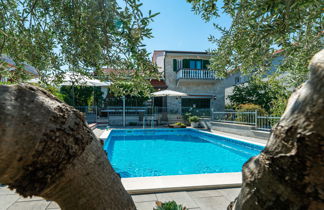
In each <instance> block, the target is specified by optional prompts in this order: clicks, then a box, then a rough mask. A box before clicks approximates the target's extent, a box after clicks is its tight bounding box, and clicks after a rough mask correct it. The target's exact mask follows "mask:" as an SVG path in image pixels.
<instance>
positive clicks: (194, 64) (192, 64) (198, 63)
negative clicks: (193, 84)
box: [183, 60, 202, 69]
mask: <svg viewBox="0 0 324 210" xmlns="http://www.w3.org/2000/svg"><path fill="white" fill-rule="evenodd" d="M183 63H184V64H185V63H186V62H185V61H184V62H183ZM183 68H186V66H184V67H183ZM187 68H188V67H187ZM189 69H202V60H189Z"/></svg>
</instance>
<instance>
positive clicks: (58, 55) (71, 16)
mask: <svg viewBox="0 0 324 210" xmlns="http://www.w3.org/2000/svg"><path fill="white" fill-rule="evenodd" d="M119 2H122V3H123V6H122V7H120V6H119V5H118V4H117V1H116V0H94V1H93V0H82V1H81V0H72V1H66V0H63V1H61V0H53V1H47V0H23V1H18V0H2V1H0V55H7V56H9V57H11V58H12V59H13V60H14V61H15V62H16V63H17V64H22V63H28V64H30V65H32V66H34V67H35V68H36V69H38V71H39V73H40V76H41V79H42V80H43V81H46V79H47V78H48V75H49V74H52V75H55V76H56V78H58V79H59V78H60V75H61V74H62V73H63V72H65V71H76V72H81V73H92V72H94V71H96V72H97V74H100V69H101V68H102V67H103V66H109V67H110V68H116V69H117V70H125V69H135V70H136V71H138V72H140V73H137V74H138V75H143V74H144V75H148V76H150V75H151V74H154V66H153V65H152V64H151V62H150V60H149V58H148V53H147V51H146V49H145V48H144V47H145V46H144V45H143V43H142V41H143V39H144V38H151V37H152V31H151V29H150V28H149V27H148V26H149V23H150V22H151V21H152V18H153V17H154V16H155V15H156V14H152V13H151V12H149V14H148V15H147V16H144V15H143V13H142V11H141V5H142V4H141V3H139V0H123V1H119ZM0 66H2V67H3V66H4V65H0ZM5 71H7V69H4V68H2V69H1V70H0V74H4V73H5Z"/></svg>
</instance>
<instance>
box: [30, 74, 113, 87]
mask: <svg viewBox="0 0 324 210" xmlns="http://www.w3.org/2000/svg"><path fill="white" fill-rule="evenodd" d="M53 80H54V78H49V81H50V82H52V81H53ZM27 82H29V83H40V79H39V78H34V79H30V80H28V81H27ZM59 85H60V86H91V87H106V86H110V85H111V82H102V81H100V80H97V79H91V78H89V77H87V76H83V75H81V74H76V73H66V74H65V75H64V77H63V79H62V82H61V83H60V84H59Z"/></svg>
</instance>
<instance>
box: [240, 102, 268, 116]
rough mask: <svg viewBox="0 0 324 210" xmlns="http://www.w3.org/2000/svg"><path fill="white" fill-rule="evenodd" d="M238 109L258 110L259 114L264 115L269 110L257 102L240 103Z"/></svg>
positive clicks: (242, 110) (246, 110)
mask: <svg viewBox="0 0 324 210" xmlns="http://www.w3.org/2000/svg"><path fill="white" fill-rule="evenodd" d="M236 111H238V112H254V111H258V113H259V114H261V115H263V114H266V113H267V112H266V111H265V110H264V109H263V108H262V107H261V106H259V105H257V104H240V105H238V106H237V107H236Z"/></svg>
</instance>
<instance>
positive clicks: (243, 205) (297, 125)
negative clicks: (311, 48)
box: [228, 50, 324, 210]
mask: <svg viewBox="0 0 324 210" xmlns="http://www.w3.org/2000/svg"><path fill="white" fill-rule="evenodd" d="M309 69H310V71H311V76H310V79H309V80H308V81H307V82H306V83H305V84H303V85H302V87H301V88H300V89H299V90H298V91H296V92H294V93H293V94H292V96H291V97H290V99H289V101H288V105H287V108H286V110H285V113H284V115H283V116H282V117H281V120H280V122H279V123H278V124H277V125H276V126H275V128H274V130H273V133H272V134H271V137H270V140H269V142H268V144H267V146H266V148H265V149H264V150H263V151H262V152H261V154H260V155H258V156H257V157H254V158H252V159H250V160H249V161H248V162H247V163H245V165H244V166H243V185H242V189H241V192H240V194H239V196H238V198H236V200H235V201H234V202H232V203H231V204H230V206H229V207H228V209H236V210H261V209H262V210H267V209H269V210H274V209H275V210H287V209H291V210H294V209H300V210H304V209H314V210H315V209H318V210H319V209H324V50H322V51H320V52H319V53H317V54H316V55H315V56H314V57H313V59H312V61H311V63H310V65H309Z"/></svg>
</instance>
